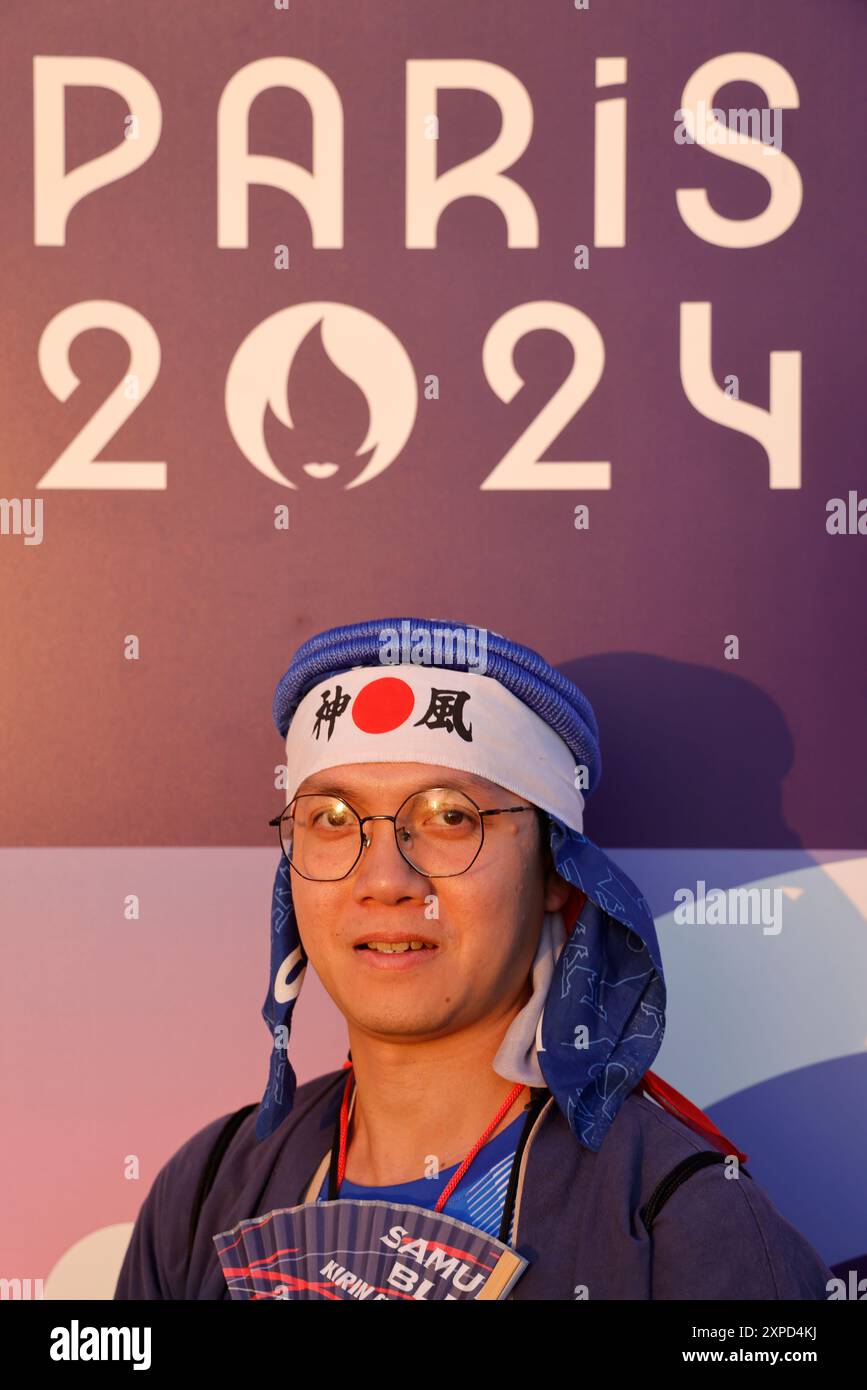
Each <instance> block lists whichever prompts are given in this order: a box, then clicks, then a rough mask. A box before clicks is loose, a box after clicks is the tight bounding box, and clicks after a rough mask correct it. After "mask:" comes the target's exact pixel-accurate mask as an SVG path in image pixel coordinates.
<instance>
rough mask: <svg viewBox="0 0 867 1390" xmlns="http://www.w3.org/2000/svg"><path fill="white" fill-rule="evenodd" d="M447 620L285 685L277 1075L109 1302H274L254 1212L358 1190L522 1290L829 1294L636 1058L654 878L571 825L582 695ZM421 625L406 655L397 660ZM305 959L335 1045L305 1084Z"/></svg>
mask: <svg viewBox="0 0 867 1390" xmlns="http://www.w3.org/2000/svg"><path fill="white" fill-rule="evenodd" d="M443 628H444V625H443V624H440V623H436V622H434V621H432V620H429V619H415V618H413V619H400V618H396V619H383V620H379V621H371V622H367V623H359V624H354V625H352V626H350V627H343V628H335V629H330V630H328V631H326V632H324V633H320V634H318V635H317V636H316V637H314V638H311V639H310V640H309V641H308V642H306V643H304V644H303V645H302V647H301V648H300V649H299V650H298V652H297V653H296V655H295V658H294V660H293V662H292V664H291V666H290V667H289V670H288V671H287V672H286V675H285V676H284V677H283V679H282V680H281V681H280V683H279V684H278V687H277V691H276V694H275V700H274V714H275V720H276V722H277V726H278V729H279V730H280V733H281V736H283V737H284V738H285V740H286V762H287V770H288V785H287V796H286V800H287V805H286V809H285V810H284V812H283V813H282V814H281V816H280V817H277V818H275V821H274V822H272V823H273V824H276V825H277V828H278V833H279V835H280V842H281V848H282V853H281V859H280V864H279V867H278V870H277V876H276V880H275V885H274V896H273V903H272V932H271V946H272V950H271V956H272V959H271V977H270V983H269V990H268V995H267V997H266V1001H265V1006H264V1008H263V1014H264V1017H265V1019H266V1021H267V1023H268V1025H269V1028H270V1030H271V1032H272V1035H273V1039H274V1048H273V1051H272V1054H271V1064H270V1075H269V1081H268V1086H267V1088H266V1091H265V1095H264V1098H263V1101H262V1104H261V1106H260V1107H259V1110H258V1115H254V1114H253V1113H252V1112H253V1110H254V1109H255V1107H254V1106H247V1107H245V1108H244V1110H243V1111H240V1112H238V1113H237V1114H236V1115H234V1116H230V1117H228V1118H227V1117H226V1116H221V1117H220V1118H219V1119H218V1120H216V1121H214V1122H213V1123H212V1124H210V1125H208V1126H206V1128H205V1129H203V1130H201V1131H200V1132H199V1133H198V1134H196V1135H194V1136H193V1137H192V1138H191V1139H190V1140H188V1141H187V1143H186V1144H185V1145H183V1147H182V1148H181V1149H180V1150H179V1151H178V1152H177V1153H176V1154H175V1155H174V1157H173V1158H172V1159H170V1160H169V1162H168V1163H167V1164H166V1165H164V1167H163V1169H162V1170H161V1171H160V1173H159V1174H158V1175H157V1178H156V1180H155V1182H154V1184H153V1187H152V1189H151V1191H150V1193H149V1194H148V1197H147V1199H146V1201H145V1203H144V1206H143V1208H142V1211H141V1213H140V1215H139V1218H138V1221H137V1223H136V1227H135V1230H134V1232H133V1236H132V1240H131V1243H130V1247H129V1250H128V1252H127V1255H126V1258H125V1261H124V1265H123V1268H122V1270H121V1274H120V1278H119V1281H118V1285H117V1290H116V1293H115V1297H116V1298H163V1299H165V1298H198V1299H212V1298H226V1297H229V1296H233V1297H261V1296H263V1290H265V1296H268V1291H269V1290H270V1289H271V1287H272V1286H271V1285H269V1284H268V1283H267V1282H264V1281H263V1279H262V1278H261V1277H260V1276H261V1265H262V1262H261V1261H252V1260H250V1261H247V1262H245V1259H244V1257H243V1256H242V1255H240V1254H238V1249H239V1240H240V1236H238V1237H237V1238H234V1237H235V1228H237V1227H238V1226H239V1223H242V1222H246V1221H250V1220H251V1218H259V1220H257V1222H256V1223H255V1228H256V1230H257V1231H259V1232H262V1231H264V1230H266V1229H267V1227H268V1223H269V1222H270V1221H271V1220H272V1214H273V1218H274V1219H279V1213H280V1212H281V1211H283V1210H285V1209H286V1208H294V1207H298V1206H301V1205H305V1204H306V1205H308V1206H309V1207H313V1208H316V1207H317V1206H318V1204H321V1203H326V1202H332V1203H333V1202H338V1203H339V1202H340V1201H345V1200H347V1199H362V1200H368V1201H375V1202H382V1201H384V1202H389V1203H393V1204H394V1205H395V1206H397V1207H404V1206H408V1205H409V1206H414V1207H423V1208H426V1209H428V1210H430V1211H432V1212H441V1213H442V1215H443V1217H444V1218H450V1219H453V1220H457V1221H460V1222H463V1223H465V1224H466V1225H468V1226H470V1227H473V1228H474V1229H475V1230H476V1231H477V1232H478V1231H481V1232H485V1233H486V1234H487V1235H488V1236H490V1237H492V1238H494V1239H498V1240H499V1241H500V1242H501V1243H502V1244H503V1245H506V1246H509V1247H512V1248H513V1249H514V1250H516V1251H517V1252H518V1254H520V1255H521V1257H522V1259H523V1260H526V1266H525V1267H524V1268H523V1271H522V1272H521V1273H520V1275H519V1276H518V1277H517V1280H516V1282H514V1283H513V1284H510V1285H509V1286H508V1287H509V1292H508V1294H507V1296H508V1297H510V1298H514V1299H574V1298H579V1299H584V1298H589V1299H675V1298H682V1299H690V1300H692V1299H709V1298H730V1299H743V1298H747V1299H790V1298H795V1299H821V1298H825V1297H826V1283H827V1281H828V1280H829V1279H831V1278H832V1277H833V1276H832V1274H831V1271H830V1270H829V1269H828V1267H827V1266H826V1265H825V1264H824V1262H823V1261H822V1260H821V1258H820V1257H819V1255H818V1254H817V1253H816V1251H815V1250H813V1248H812V1247H811V1246H810V1245H809V1243H808V1242H807V1241H806V1240H805V1239H804V1237H803V1236H802V1235H800V1233H799V1232H798V1231H796V1230H795V1229H794V1228H793V1227H792V1226H791V1225H790V1224H789V1223H788V1222H787V1221H786V1220H785V1219H784V1218H783V1217H782V1215H781V1214H780V1213H779V1212H778V1211H777V1210H776V1209H775V1208H774V1207H773V1205H772V1204H771V1202H770V1200H769V1198H768V1197H767V1195H766V1194H765V1193H764V1191H763V1190H762V1189H761V1188H760V1187H759V1186H758V1185H757V1184H756V1182H755V1181H754V1179H753V1178H752V1176H751V1174H750V1173H749V1171H748V1170H747V1168H746V1167H745V1165H744V1161H743V1160H744V1159H745V1157H746V1156H745V1155H743V1154H741V1153H740V1151H739V1150H738V1149H737V1148H736V1147H735V1146H734V1145H733V1144H731V1143H730V1141H728V1140H726V1138H725V1136H723V1135H721V1134H720V1133H719V1131H718V1130H716V1129H715V1127H714V1126H713V1125H712V1124H711V1122H710V1121H709V1120H708V1119H707V1117H705V1116H703V1115H702V1114H701V1112H700V1111H697V1110H696V1109H695V1108H694V1107H692V1106H690V1104H689V1102H688V1101H686V1100H685V1099H684V1098H683V1097H680V1096H678V1094H677V1092H675V1091H673V1090H672V1089H671V1088H670V1087H667V1086H666V1085H665V1083H664V1082H662V1081H661V1080H660V1079H659V1078H657V1077H654V1076H653V1073H652V1072H651V1071H650V1070H649V1067H650V1063H651V1062H652V1060H653V1058H654V1057H655V1055H656V1053H657V1051H658V1050H659V1046H660V1044H661V1041H662V1034H663V1029H664V1018H665V985H664V979H663V974H662V965H661V961H660V957H659V947H658V942H657V939H656V933H655V929H654V925H653V919H652V917H651V914H650V911H649V909H648V906H647V903H646V902H645V900H644V898H643V896H642V895H641V893H640V892H639V891H638V889H637V888H636V887H635V886H634V885H633V884H632V883H631V882H630V880H629V879H628V878H627V876H626V875H625V874H624V873H623V872H622V870H620V869H619V868H617V866H616V865H614V864H613V862H612V861H611V860H610V859H609V858H608V857H607V856H606V855H604V854H603V853H602V851H601V850H600V849H598V847H597V846H595V845H594V844H593V843H592V842H591V841H590V840H589V839H588V838H587V837H586V836H585V834H584V833H583V809H584V797H583V795H582V788H583V789H586V790H588V791H592V790H593V789H594V787H595V785H596V784H597V782H598V778H599V771H600V758H599V741H598V728H597V725H596V720H595V716H594V714H593V710H592V708H591V706H590V704H589V702H588V701H587V699H586V697H585V696H584V695H583V694H582V693H581V691H580V690H578V688H577V687H576V686H575V685H574V684H573V683H572V682H571V681H568V680H567V679H566V678H565V677H564V676H563V675H562V674H561V673H559V672H557V671H556V670H554V668H552V667H550V666H549V665H548V663H547V662H545V661H544V659H543V658H542V657H541V656H539V654H538V653H536V652H533V651H532V650H530V649H529V648H526V647H522V646H520V645H518V644H516V643H513V642H510V641H509V640H508V639H506V638H504V637H501V636H500V635H499V634H496V633H490V632H488V633H486V634H484V639H485V644H486V653H487V656H486V662H487V669H486V671H485V673H481V672H480V671H479V670H474V669H473V663H472V661H471V660H469V659H467V658H468V654H469V653H470V652H471V651H472V650H474V646H473V642H472V641H471V640H469V638H470V637H471V636H474V635H478V634H479V630H478V629H458V628H457V627H456V626H455V625H450V627H449V628H448V629H447V630H449V631H451V632H455V631H458V630H461V631H463V632H464V633H465V634H467V638H468V640H467V642H466V644H465V646H464V649H463V656H464V658H465V659H463V660H462V661H461V662H460V663H458V662H457V661H455V660H453V659H448V660H447V659H446V656H444V655H443V654H442V650H441V647H440V646H439V645H433V644H432V639H433V638H434V636H435V634H437V633H439V632H441V631H442V630H443ZM407 630H409V631H410V632H411V633H412V634H413V637H414V640H415V643H416V646H415V648H414V649H413V651H412V660H410V661H407V660H401V661H398V662H396V663H395V664H390V662H389V660H388V658H385V659H384V655H383V653H384V650H385V651H387V650H390V649H389V647H388V638H389V635H390V634H393V633H394V632H398V633H400V632H404V633H405V632H406V631H407ZM308 960H309V961H312V963H313V965H314V967H315V969H316V972H317V974H318V975H319V977H320V979H321V980H322V982H323V984H324V986H325V988H326V990H327V991H328V993H329V994H330V996H331V997H332V999H333V1000H334V1001H335V1003H336V1004H337V1006H338V1008H339V1009H340V1010H341V1012H342V1013H343V1015H344V1017H345V1018H346V1022H347V1030H348V1037H349V1058H348V1060H347V1062H346V1063H345V1065H344V1067H342V1068H341V1069H339V1070H337V1071H332V1072H329V1073H326V1074H325V1075H323V1076H320V1077H318V1078H316V1079H315V1080H313V1081H309V1082H307V1083H306V1084H305V1085H302V1086H300V1087H297V1089H296V1080H295V1075H294V1072H293V1070H292V1067H291V1065H290V1063H289V1060H288V1055H287V1045H288V1039H289V1031H290V1027H291V1016H292V1011H293V1009H294V1004H295V1000H296V998H297V997H298V993H299V990H300V988H301V984H302V981H303V977H304V972H305V970H306V964H307V961H308ZM650 1096H653V1097H655V1098H656V1099H655V1100H652V1099H650V1098H649V1097H650ZM657 1100H658V1101H659V1102H660V1103H659V1104H658V1103H656V1101H657ZM330 1210H337V1209H336V1208H331V1209H330ZM340 1210H345V1209H344V1208H341V1209H340ZM215 1238H218V1239H217V1240H215ZM227 1245H228V1247H229V1248H230V1250H231V1251H232V1257H231V1258H227V1256H226V1254H225V1249H224V1247H226V1246H227ZM215 1247H216V1248H215ZM217 1250H220V1251H221V1253H220V1255H219V1257H218V1254H217ZM510 1258H511V1257H510ZM271 1277H274V1276H271ZM281 1295H282V1296H286V1287H285V1285H281ZM275 1296H276V1295H275ZM289 1296H296V1295H295V1293H290V1295H289ZM299 1296H300V1294H299ZM304 1296H310V1287H309V1285H308V1286H305V1289H304ZM319 1296H323V1297H328V1296H330V1297H333V1296H335V1294H334V1290H333V1289H332V1290H328V1291H326V1292H325V1293H323V1294H321V1295H319Z"/></svg>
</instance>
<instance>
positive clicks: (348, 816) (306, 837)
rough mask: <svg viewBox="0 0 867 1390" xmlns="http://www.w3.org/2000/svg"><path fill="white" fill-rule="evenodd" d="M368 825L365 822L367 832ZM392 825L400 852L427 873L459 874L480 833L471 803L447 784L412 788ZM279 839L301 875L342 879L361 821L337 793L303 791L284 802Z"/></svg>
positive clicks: (368, 832)
mask: <svg viewBox="0 0 867 1390" xmlns="http://www.w3.org/2000/svg"><path fill="white" fill-rule="evenodd" d="M373 825H374V823H373V822H368V823H367V825H366V826H365V834H366V835H368V837H369V836H370V835H371V833H372V831H373ZM395 828H396V831H397V839H398V843H399V846H400V849H401V852H402V853H403V855H404V857H405V858H406V859H407V860H408V861H409V862H410V864H412V866H413V868H415V869H417V870H418V872H419V873H423V874H428V875H443V876H445V875H448V874H459V873H463V871H464V870H465V869H468V868H469V866H470V864H471V863H472V862H473V859H474V858H475V856H476V854H477V853H478V851H479V846H480V844H481V841H482V836H483V829H482V818H481V816H480V815H479V812H478V811H477V809H476V807H475V806H474V805H473V803H472V802H471V801H469V800H468V799H467V797H465V796H464V795H463V794H462V793H461V792H459V791H456V790H452V789H451V788H448V787H437V788H432V789H430V790H428V791H424V792H418V793H416V795H415V796H413V797H411V798H410V799H409V800H408V801H407V802H406V804H405V805H404V806H403V807H402V809H401V812H400V815H399V816H398V818H397V822H396V826H395ZM280 839H281V842H282V845H283V849H284V850H285V852H286V856H287V858H288V859H289V862H290V863H291V864H292V866H293V867H294V868H295V869H297V870H298V872H299V873H301V874H303V875H304V876H305V878H313V879H324V880H327V879H338V878H343V877H344V876H345V875H346V874H348V873H349V871H350V869H351V868H352V866H353V864H354V863H355V860H356V859H357V858H358V854H359V849H360V848H361V837H360V821H359V818H358V816H357V815H356V813H355V812H354V811H353V810H352V808H351V807H350V806H347V804H346V802H345V801H342V800H341V799H340V797H338V796H330V795H323V794H321V793H315V794H313V793H305V794H303V795H301V796H297V797H296V798H295V800H294V801H293V802H292V803H291V805H290V806H289V807H287V810H286V812H285V813H284V815H283V818H282V820H281V822H280Z"/></svg>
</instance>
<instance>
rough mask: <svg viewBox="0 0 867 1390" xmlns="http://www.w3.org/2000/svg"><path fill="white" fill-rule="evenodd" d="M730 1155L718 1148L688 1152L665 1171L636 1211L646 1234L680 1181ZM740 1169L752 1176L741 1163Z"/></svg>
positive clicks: (723, 1160)
mask: <svg viewBox="0 0 867 1390" xmlns="http://www.w3.org/2000/svg"><path fill="white" fill-rule="evenodd" d="M732 1157H734V1155H733V1154H724V1153H720V1151H719V1150H718V1149H705V1150H702V1152H701V1153H695V1154H690V1156H689V1158H684V1159H681V1161H680V1163H676V1164H675V1166H674V1167H673V1168H672V1170H671V1172H670V1173H666V1175H665V1177H664V1178H662V1179H660V1181H659V1182H658V1183H657V1185H656V1187H655V1188H654V1189H653V1191H652V1193H651V1194H650V1196H649V1197H648V1199H647V1201H646V1202H645V1204H644V1206H643V1207H642V1208H641V1210H640V1211H639V1213H638V1214H639V1216H640V1217H641V1219H642V1221H643V1222H644V1225H645V1228H646V1230H647V1232H648V1234H649V1233H650V1228H651V1226H652V1225H653V1223H654V1221H655V1220H656V1218H657V1216H658V1215H659V1213H660V1211H661V1210H662V1208H663V1207H664V1206H665V1204H666V1202H667V1201H668V1199H669V1197H670V1196H671V1195H672V1193H673V1192H676V1191H677V1189H678V1188H679V1187H680V1185H681V1183H682V1182H686V1180H687V1178H691V1177H692V1175H693V1173H697V1172H698V1170H699V1169H700V1168H706V1167H707V1165H708V1164H709V1163H725V1162H726V1161H727V1160H728V1159H729V1158H732ZM740 1171H741V1172H742V1173H745V1174H746V1176H747V1177H748V1178H752V1173H749V1172H747V1170H746V1168H745V1167H744V1166H743V1164H741V1167H740Z"/></svg>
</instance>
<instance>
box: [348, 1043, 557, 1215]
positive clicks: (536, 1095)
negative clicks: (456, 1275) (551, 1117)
mask: <svg viewBox="0 0 867 1390" xmlns="http://www.w3.org/2000/svg"><path fill="white" fill-rule="evenodd" d="M344 1065H345V1066H346V1068H347V1077H346V1082H345V1084H344V1087H343V1099H342V1101H341V1103H340V1116H339V1120H338V1131H337V1134H336V1135H335V1142H334V1144H333V1145H332V1150H331V1167H330V1171H329V1182H328V1200H329V1201H335V1200H336V1199H337V1194H338V1191H339V1189H340V1185H341V1183H342V1182H343V1178H344V1175H345V1173H346V1156H347V1148H348V1130H349V1100H350V1095H351V1092H352V1088H353V1086H354V1082H355V1072H354V1068H353V1066H352V1063H351V1062H348V1063H344ZM523 1090H524V1084H523V1082H518V1083H517V1085H516V1086H514V1087H513V1089H512V1090H511V1091H510V1092H509V1094H508V1095H507V1096H506V1099H505V1100H504V1101H503V1103H502V1105H501V1106H500V1108H499V1110H498V1111H497V1113H496V1115H495V1116H494V1118H493V1119H492V1120H491V1122H490V1124H489V1125H488V1126H487V1128H486V1129H485V1131H484V1133H483V1134H482V1135H480V1136H479V1138H478V1139H477V1140H476V1142H475V1144H474V1145H473V1147H472V1148H471V1149H470V1152H469V1153H468V1154H467V1156H466V1158H465V1159H464V1161H463V1163H461V1164H460V1166H459V1167H458V1168H457V1169H456V1170H455V1172H454V1173H453V1174H452V1176H451V1177H450V1178H449V1180H448V1182H447V1183H446V1185H445V1187H444V1188H443V1190H442V1192H441V1193H440V1195H439V1198H438V1199H437V1203H436V1206H435V1207H434V1211H437V1212H441V1211H442V1210H443V1208H444V1207H445V1204H446V1202H447V1201H448V1199H449V1197H451V1195H452V1193H453V1192H454V1190H455V1188H456V1187H457V1185H458V1183H459V1182H460V1181H461V1179H462V1178H463V1176H464V1175H465V1173H466V1172H467V1169H468V1168H469V1167H470V1164H471V1163H472V1161H473V1159H474V1158H475V1156H476V1154H477V1153H478V1152H479V1149H481V1147H482V1146H483V1144H485V1143H486V1142H487V1140H488V1137H489V1136H490V1134H491V1132H492V1131H493V1130H495V1129H496V1127H497V1125H498V1124H499V1123H500V1121H501V1120H502V1118H503V1116H504V1115H505V1114H507V1112H508V1111H509V1110H510V1108H511V1107H512V1106H513V1105H514V1103H515V1101H516V1100H517V1098H518V1096H519V1095H520V1094H521V1092H522V1091H523ZM531 1096H532V1100H531V1102H530V1104H529V1105H528V1106H527V1111H528V1114H527V1120H526V1123H525V1125H524V1130H523V1133H522V1135H521V1138H520V1141H519V1143H518V1147H517V1150H516V1152H515V1158H514V1160H513V1164H512V1173H511V1176H510V1181H509V1190H508V1192H507V1194H506V1207H505V1208H504V1211H503V1222H502V1225H503V1227H506V1230H508V1220H507V1210H506V1208H508V1209H509V1211H510V1210H511V1205H512V1201H513V1200H514V1193H515V1189H516V1186H517V1171H516V1166H517V1164H518V1163H519V1162H520V1158H521V1154H522V1152H523V1149H524V1145H525V1143H526V1140H527V1137H528V1135H529V1132H530V1128H531V1126H532V1124H533V1121H534V1120H535V1118H536V1116H537V1114H538V1112H539V1109H540V1107H541V1104H542V1103H543V1102H544V1100H546V1099H547V1091H545V1090H541V1091H538V1092H534V1091H531ZM500 1238H501V1239H502V1240H504V1241H505V1239H506V1236H505V1235H502V1234H501V1237H500Z"/></svg>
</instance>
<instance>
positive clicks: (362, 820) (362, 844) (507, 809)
mask: <svg viewBox="0 0 867 1390" xmlns="http://www.w3.org/2000/svg"><path fill="white" fill-rule="evenodd" d="M445 791H450V792H458V794H459V795H460V796H464V797H466V799H467V801H469V803H470V805H471V806H475V808H476V810H477V811H478V813H479V818H480V820H481V826H482V837H481V839H480V840H479V847H478V849H477V850H476V852H475V854H474V855H473V857H472V859H471V860H470V862H469V864H468V865H467V867H466V869H458V871H457V873H454V874H428V873H425V871H424V870H423V869H419V868H418V867H417V866H416V865H415V864H413V863H411V861H410V860H409V859H407V857H406V855H405V854H404V852H403V850H402V849H401V847H400V844H399V843H398V838H397V818H398V816H399V815H400V813H401V811H402V810H403V808H404V806H405V805H406V803H407V802H408V801H412V800H413V799H414V798H415V797H417V796H421V795H422V794H423V793H424V792H445ZM302 796H324V797H328V796H332V797H335V798H336V799H338V800H340V801H342V802H343V804H344V806H347V807H348V808H349V810H350V811H351V812H352V814H353V815H354V816H355V819H356V820H357V821H358V835H359V845H358V853H357V854H356V856H355V858H354V859H353V861H352V864H351V865H350V867H349V868H348V869H347V870H346V873H345V874H341V875H340V877H339V878H310V877H309V875H307V874H303V873H301V870H300V869H299V868H296V866H295V865H294V864H293V863H292V860H291V859H290V858H289V855H288V854H287V853H286V849H285V846H284V844H283V836H282V835H281V834H280V822H281V821H282V820H283V817H284V816H285V815H286V812H287V811H288V810H290V808H291V807H292V806H294V805H295V802H296V801H298V800H300V798H301V797H302ZM515 811H535V812H536V814H537V815H539V814H544V813H540V808H539V807H538V806H533V805H530V806H497V807H494V808H493V809H491V810H488V811H483V810H482V808H481V806H479V805H478V803H477V802H475V801H473V798H472V797H471V796H470V795H469V793H468V792H465V791H463V789H462V788H460V787H420V788H419V790H418V791H417V792H410V794H409V796H405V797H404V799H403V801H402V802H401V803H400V805H399V806H398V808H397V810H396V811H395V813H394V815H393V816H360V815H359V814H358V812H357V811H356V809H355V807H354V806H353V805H352V804H351V803H350V802H349V801H347V799H346V797H345V796H340V795H339V793H337V792H298V793H297V794H296V795H295V796H293V798H292V800H291V801H290V802H289V805H288V806H286V807H284V809H283V810H282V811H281V812H280V815H279V816H275V817H274V819H273V820H269V822H268V825H269V826H273V825H275V826H276V827H277V838H278V840H279V841H280V852H281V853H282V854H283V856H284V857H285V859H286V863H287V864H288V865H289V867H290V869H294V870H295V872H296V874H301V877H302V878H304V879H307V882H308V883H342V881H343V880H344V879H345V878H348V877H349V875H350V874H351V873H352V871H353V869H355V867H356V865H357V864H358V861H359V860H360V859H361V856H362V854H363V853H364V851H365V850H366V849H369V848H370V846H371V843H372V841H371V838H370V836H369V835H365V833H364V827H365V825H366V824H367V822H368V821H369V820H390V821H391V826H392V830H393V831H394V843H395V847H396V849H397V852H398V854H399V855H400V857H401V859H402V860H403V861H404V863H405V864H409V867H410V868H411V869H413V870H414V871H415V873H417V874H422V876H423V877H424V878H459V877H460V875H461V874H465V873H466V872H467V870H469V869H471V868H472V867H473V865H474V864H475V862H476V860H477V859H478V857H479V855H480V854H481V852H482V846H483V845H484V843H485V816H506V815H511V814H512V813H513V812H515Z"/></svg>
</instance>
